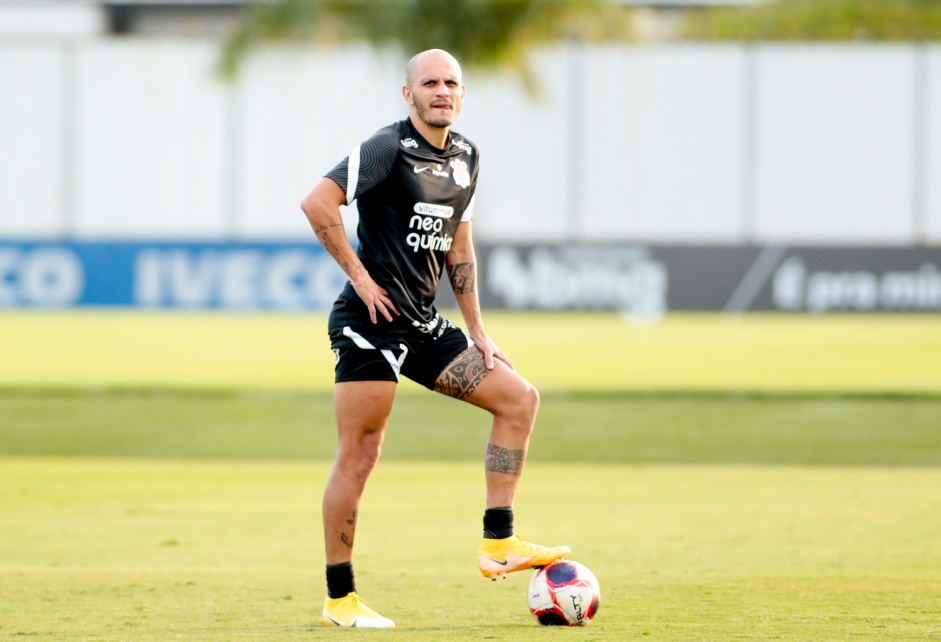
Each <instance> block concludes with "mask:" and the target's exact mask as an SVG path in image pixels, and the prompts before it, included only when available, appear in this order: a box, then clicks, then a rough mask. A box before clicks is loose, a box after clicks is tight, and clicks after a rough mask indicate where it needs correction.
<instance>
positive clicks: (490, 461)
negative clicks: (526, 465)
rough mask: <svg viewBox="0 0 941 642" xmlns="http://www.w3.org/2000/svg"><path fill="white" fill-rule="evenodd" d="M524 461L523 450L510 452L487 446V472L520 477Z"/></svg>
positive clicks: (524, 453)
mask: <svg viewBox="0 0 941 642" xmlns="http://www.w3.org/2000/svg"><path fill="white" fill-rule="evenodd" d="M525 459H526V451H525V450H510V449H509V448H502V447H500V446H494V445H493V444H487V472H488V473H506V474H507V475H516V476H519V475H522V474H523V461H524V460H525Z"/></svg>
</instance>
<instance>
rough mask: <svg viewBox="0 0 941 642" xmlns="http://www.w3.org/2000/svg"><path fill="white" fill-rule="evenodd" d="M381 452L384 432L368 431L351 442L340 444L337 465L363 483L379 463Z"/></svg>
mask: <svg viewBox="0 0 941 642" xmlns="http://www.w3.org/2000/svg"><path fill="white" fill-rule="evenodd" d="M381 453H382V434H381V433H377V432H374V433H366V434H365V435H362V436H361V437H360V438H359V439H357V440H351V441H350V443H345V444H340V447H339V448H338V449H337V466H338V467H339V468H340V469H341V470H342V471H343V472H344V473H345V474H346V475H349V476H350V477H352V478H353V479H354V480H355V481H356V482H357V483H359V484H361V485H362V484H365V483H366V480H367V479H368V478H369V475H370V473H372V471H373V469H374V468H375V467H376V464H377V463H379V455H380V454H381Z"/></svg>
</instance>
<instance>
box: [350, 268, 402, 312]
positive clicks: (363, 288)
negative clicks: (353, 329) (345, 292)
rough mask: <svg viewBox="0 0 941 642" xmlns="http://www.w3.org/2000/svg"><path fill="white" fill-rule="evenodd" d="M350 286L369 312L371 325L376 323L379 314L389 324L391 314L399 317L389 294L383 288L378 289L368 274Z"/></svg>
mask: <svg viewBox="0 0 941 642" xmlns="http://www.w3.org/2000/svg"><path fill="white" fill-rule="evenodd" d="M350 285H352V286H353V289H354V290H356V294H358V295H359V298H360V299H362V301H363V303H365V304H366V309H367V310H369V320H370V321H371V322H372V323H374V324H375V323H378V321H379V316H378V315H379V314H381V315H382V317H383V318H384V319H385V320H386V321H390V322H391V321H392V315H393V314H395V315H396V316H398V315H399V311H398V310H397V309H396V307H395V304H394V303H393V302H392V297H390V296H389V292H388V291H387V290H386V289H385V288H381V287H379V285H377V284H376V282H375V281H373V280H372V277H370V276H369V275H368V274H367V275H366V276H365V277H364V278H363V280H362V281H360V282H359V283H355V284H354V283H352V282H350Z"/></svg>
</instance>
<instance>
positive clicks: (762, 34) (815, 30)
mask: <svg viewBox="0 0 941 642" xmlns="http://www.w3.org/2000/svg"><path fill="white" fill-rule="evenodd" d="M682 31H683V33H682V35H683V37H684V38H685V39H691V40H746V41H756V40H763V41H775V40H778V41H780V40H785V41H787V40H804V41H814V40H817V41H820V40H825V41H849V40H876V41H898V40H906V41H911V40H938V39H941V0H777V1H776V2H769V3H767V4H762V5H758V6H749V7H736V8H731V7H723V8H714V9H707V10H703V11H698V12H691V13H690V14H688V16H687V18H686V20H685V21H684V29H683V30H682Z"/></svg>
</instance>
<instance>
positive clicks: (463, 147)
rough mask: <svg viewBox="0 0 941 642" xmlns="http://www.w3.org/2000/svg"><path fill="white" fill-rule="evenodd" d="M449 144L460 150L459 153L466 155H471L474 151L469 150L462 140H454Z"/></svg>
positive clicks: (468, 146)
mask: <svg viewBox="0 0 941 642" xmlns="http://www.w3.org/2000/svg"><path fill="white" fill-rule="evenodd" d="M451 144H452V145H454V146H455V147H457V148H458V149H460V150H461V151H463V152H464V153H466V154H473V153H474V150H473V149H471V146H470V145H468V144H467V143H465V142H464V141H463V140H454V141H453V142H452V143H451Z"/></svg>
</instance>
